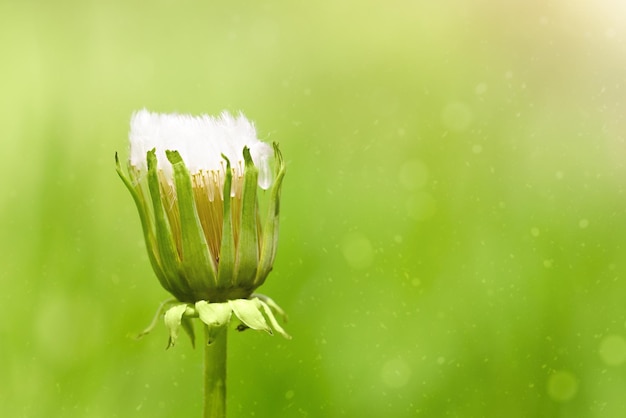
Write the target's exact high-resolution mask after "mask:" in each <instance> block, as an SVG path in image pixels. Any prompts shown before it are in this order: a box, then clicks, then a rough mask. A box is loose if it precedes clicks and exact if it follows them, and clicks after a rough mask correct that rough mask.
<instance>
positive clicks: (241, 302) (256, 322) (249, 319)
mask: <svg viewBox="0 0 626 418" xmlns="http://www.w3.org/2000/svg"><path fill="white" fill-rule="evenodd" d="M228 304H229V305H230V306H231V307H232V309H233V312H234V313H235V315H237V318H239V319H240V320H241V322H243V323H244V324H245V325H246V326H248V327H249V328H252V329H255V330H262V331H266V332H267V333H269V334H270V335H271V334H272V329H271V328H270V327H269V325H267V321H266V320H265V317H264V316H263V314H262V313H261V311H260V308H259V305H257V303H256V302H254V301H251V300H248V299H236V300H229V301H228Z"/></svg>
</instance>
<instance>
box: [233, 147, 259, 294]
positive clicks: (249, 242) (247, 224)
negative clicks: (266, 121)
mask: <svg viewBox="0 0 626 418" xmlns="http://www.w3.org/2000/svg"><path fill="white" fill-rule="evenodd" d="M243 158H244V160H245V170H244V179H243V195H242V199H241V222H240V228H241V229H240V233H239V242H238V243H237V260H236V264H235V278H234V279H235V285H240V286H244V287H248V286H250V287H252V285H253V283H254V278H255V277H256V272H257V267H258V262H259V254H258V253H259V242H258V240H259V238H258V230H257V228H258V226H257V216H258V213H257V197H256V192H257V181H258V177H259V170H258V169H257V168H256V167H255V165H254V162H253V161H252V156H251V155H250V149H249V148H248V147H245V148H244V149H243Z"/></svg>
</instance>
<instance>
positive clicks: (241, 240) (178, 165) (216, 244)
mask: <svg viewBox="0 0 626 418" xmlns="http://www.w3.org/2000/svg"><path fill="white" fill-rule="evenodd" d="M129 136H130V158H129V164H128V175H126V174H124V172H123V171H122V169H121V167H120V164H119V161H118V160H117V156H116V161H117V172H118V174H119V175H120V177H121V178H122V180H123V181H124V183H125V184H126V187H127V188H128V190H129V191H130V193H131V195H132V196H133V199H134V200H135V203H136V205H137V209H138V210H139V215H140V218H141V223H142V228H143V233H144V237H145V241H146V246H147V249H148V255H149V257H150V261H151V263H152V267H153V269H154V271H155V273H156V275H157V277H158V279H159V281H160V283H161V285H162V286H163V287H164V288H165V289H166V290H167V291H168V292H170V293H171V294H172V295H173V296H174V297H176V299H178V300H179V301H181V302H185V303H196V302H198V301H210V302H212V303H213V302H226V301H228V300H235V299H247V298H248V297H249V296H250V295H251V294H252V292H253V291H254V289H256V288H257V287H259V286H260V285H261V284H263V282H264V281H265V279H266V277H267V275H268V274H269V272H270V270H271V269H272V265H273V262H274V258H275V255H276V245H277V240H278V216H279V204H280V190H281V185H282V181H283V177H284V175H285V165H284V162H283V159H282V156H281V153H280V151H279V149H278V145H277V144H274V146H273V150H272V147H270V146H269V145H267V144H265V143H263V142H261V141H259V140H258V139H257V138H256V132H255V129H254V126H253V125H252V123H251V122H249V121H248V120H247V119H246V118H245V117H244V116H243V115H239V116H237V117H233V116H231V115H230V114H228V113H222V115H221V116H220V117H217V118H214V117H210V116H207V115H203V116H197V117H195V116H189V115H177V114H156V113H151V112H148V111H147V110H141V111H139V112H137V113H135V114H134V115H133V117H132V119H131V129H130V135H129ZM272 154H273V156H274V170H271V168H270V160H271V157H272ZM259 187H260V188H261V189H266V190H267V189H269V194H270V196H269V202H268V207H267V215H266V217H265V219H262V218H261V215H260V214H259V205H258V199H257V191H258V189H259ZM259 306H262V305H259Z"/></svg>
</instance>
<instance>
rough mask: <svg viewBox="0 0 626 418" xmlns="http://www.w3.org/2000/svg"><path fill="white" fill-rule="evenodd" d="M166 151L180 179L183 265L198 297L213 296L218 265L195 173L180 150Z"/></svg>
mask: <svg viewBox="0 0 626 418" xmlns="http://www.w3.org/2000/svg"><path fill="white" fill-rule="evenodd" d="M166 155H167V159H168V160H169V162H170V163H171V164H172V168H173V169H174V178H175V183H176V197H177V198H178V209H179V212H180V225H181V231H182V247H183V251H182V252H183V254H182V260H181V261H182V268H183V270H184V271H185V275H186V277H187V280H188V281H189V285H190V286H191V288H192V289H193V291H194V297H195V299H196V300H197V299H209V294H208V289H209V288H210V287H213V286H214V285H215V284H216V282H217V279H216V272H215V265H214V263H213V257H212V256H211V254H210V250H209V246H208V245H207V242H206V238H205V237H204V232H203V230H202V225H201V224H200V219H199V218H198V213H197V211H196V206H195V201H194V198H193V188H192V185H191V177H190V175H189V171H187V167H186V166H185V163H184V162H183V159H182V157H181V156H180V154H179V153H178V151H166Z"/></svg>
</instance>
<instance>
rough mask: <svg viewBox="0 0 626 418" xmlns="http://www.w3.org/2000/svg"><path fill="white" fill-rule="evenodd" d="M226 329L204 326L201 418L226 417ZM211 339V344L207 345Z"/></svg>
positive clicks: (224, 327)
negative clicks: (202, 408) (202, 406)
mask: <svg viewBox="0 0 626 418" xmlns="http://www.w3.org/2000/svg"><path fill="white" fill-rule="evenodd" d="M227 331H228V327H227V326H223V327H220V329H219V330H217V332H216V330H215V329H214V330H213V332H212V333H211V335H209V327H208V326H206V325H205V326H204V335H205V340H204V341H205V343H204V414H203V415H202V416H203V418H225V417H226V337H227V335H228V332H227ZM209 337H210V338H211V340H212V341H211V343H210V344H207V343H206V342H207V341H209Z"/></svg>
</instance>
